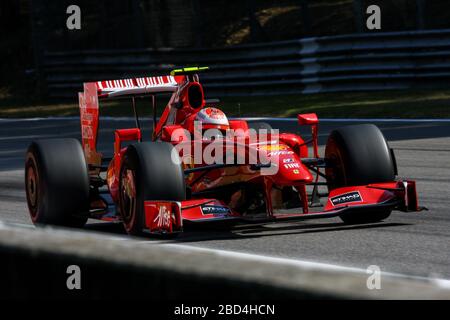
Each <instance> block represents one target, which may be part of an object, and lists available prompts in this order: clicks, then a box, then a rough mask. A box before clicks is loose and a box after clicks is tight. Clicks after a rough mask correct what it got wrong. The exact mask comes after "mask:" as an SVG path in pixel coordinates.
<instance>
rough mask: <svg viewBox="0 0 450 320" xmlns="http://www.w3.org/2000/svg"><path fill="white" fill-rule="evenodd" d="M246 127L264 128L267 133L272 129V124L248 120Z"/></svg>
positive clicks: (257, 129)
mask: <svg viewBox="0 0 450 320" xmlns="http://www.w3.org/2000/svg"><path fill="white" fill-rule="evenodd" d="M248 128H249V129H253V130H256V131H259V130H261V129H266V130H267V132H268V133H269V132H271V131H272V130H273V128H272V126H271V125H270V124H268V123H267V122H248Z"/></svg>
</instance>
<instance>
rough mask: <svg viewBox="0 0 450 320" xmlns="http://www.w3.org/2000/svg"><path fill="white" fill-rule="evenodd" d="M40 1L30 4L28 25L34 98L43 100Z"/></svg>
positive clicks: (35, 0)
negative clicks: (33, 74) (33, 69)
mask: <svg viewBox="0 0 450 320" xmlns="http://www.w3.org/2000/svg"><path fill="white" fill-rule="evenodd" d="M42 9H43V7H42V1H40V0H33V1H31V2H30V24H31V42H32V45H33V60H34V68H35V80H36V87H35V90H36V96H37V97H39V98H44V96H46V80H45V75H44V74H43V72H44V70H43V68H42V65H43V62H44V61H43V58H44V53H43V47H42V43H43V37H42V32H41V31H42V27H41V24H39V17H40V16H41V14H42Z"/></svg>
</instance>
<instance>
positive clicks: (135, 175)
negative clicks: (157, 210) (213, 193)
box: [119, 142, 186, 235]
mask: <svg viewBox="0 0 450 320" xmlns="http://www.w3.org/2000/svg"><path fill="white" fill-rule="evenodd" d="M172 150H174V147H173V146H172V145H171V144H169V143H165V142H142V143H137V144H134V145H131V146H129V147H128V149H127V151H126V152H125V155H124V157H123V160H122V165H121V169H120V178H119V208H120V213H121V216H122V221H123V225H124V227H125V230H126V231H127V233H129V234H131V235H142V232H143V230H144V227H145V221H144V219H145V216H144V200H170V201H182V200H185V199H186V186H185V181H184V173H183V169H182V167H181V164H178V163H175V162H174V161H172Z"/></svg>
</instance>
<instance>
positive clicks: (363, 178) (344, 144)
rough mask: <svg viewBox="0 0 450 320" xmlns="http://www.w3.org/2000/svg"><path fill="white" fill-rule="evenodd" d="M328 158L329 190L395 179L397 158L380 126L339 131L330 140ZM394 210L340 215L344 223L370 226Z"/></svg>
mask: <svg viewBox="0 0 450 320" xmlns="http://www.w3.org/2000/svg"><path fill="white" fill-rule="evenodd" d="M325 158H326V159H327V161H329V162H330V164H331V166H329V167H327V169H326V176H327V185H328V189H329V191H331V190H333V189H336V188H340V187H345V186H359V185H367V184H370V183H380V182H388V181H394V180H395V171H396V170H395V159H394V155H393V153H391V150H390V148H389V145H388V143H387V142H386V140H385V138H384V136H383V134H382V133H381V131H380V129H378V127H377V126H375V125H372V124H361V125H353V126H347V127H343V128H339V129H336V130H334V131H332V132H331V134H330V135H329V137H328V141H327V145H326V149H325ZM390 214H391V209H377V210H376V211H375V212H351V211H350V212H347V213H345V214H343V215H341V219H342V220H343V221H344V222H345V223H350V224H354V223H370V222H376V221H380V220H383V219H386V218H387V217H389V215H390Z"/></svg>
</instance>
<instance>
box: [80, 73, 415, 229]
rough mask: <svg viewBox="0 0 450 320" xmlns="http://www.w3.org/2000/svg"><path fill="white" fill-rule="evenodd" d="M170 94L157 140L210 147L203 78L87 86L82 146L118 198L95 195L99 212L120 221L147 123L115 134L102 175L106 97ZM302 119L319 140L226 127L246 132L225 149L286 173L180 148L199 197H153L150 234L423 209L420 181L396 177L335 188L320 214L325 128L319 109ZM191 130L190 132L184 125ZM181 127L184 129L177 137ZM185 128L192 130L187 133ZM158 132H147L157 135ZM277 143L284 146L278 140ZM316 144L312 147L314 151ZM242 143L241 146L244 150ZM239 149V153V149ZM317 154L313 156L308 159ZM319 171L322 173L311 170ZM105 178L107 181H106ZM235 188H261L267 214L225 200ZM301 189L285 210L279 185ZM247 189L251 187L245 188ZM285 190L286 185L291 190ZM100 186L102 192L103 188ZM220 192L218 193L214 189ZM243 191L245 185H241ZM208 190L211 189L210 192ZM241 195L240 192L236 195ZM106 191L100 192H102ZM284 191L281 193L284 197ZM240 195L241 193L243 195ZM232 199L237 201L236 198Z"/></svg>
mask: <svg viewBox="0 0 450 320" xmlns="http://www.w3.org/2000/svg"><path fill="white" fill-rule="evenodd" d="M161 92H170V93H172V96H171V98H170V100H169V103H168V104H167V106H166V108H165V109H164V111H163V113H162V115H161V117H160V118H159V121H157V123H155V124H154V130H153V136H152V137H151V140H153V141H156V140H159V141H166V142H170V143H172V144H173V145H174V146H182V145H183V144H185V145H186V144H190V145H191V147H192V149H195V145H196V146H197V147H198V146H201V150H204V149H205V148H207V147H208V146H210V145H211V144H212V143H214V142H212V141H205V140H203V139H201V138H200V139H195V134H194V133H195V132H194V131H195V128H194V126H193V121H194V119H195V118H196V115H197V113H198V112H199V111H200V110H202V109H203V108H205V106H206V101H205V99H204V93H203V88H202V86H201V84H200V83H199V81H198V76H197V75H194V76H189V75H179V76H163V77H147V78H136V79H125V80H114V81H101V82H91V83H85V84H84V92H83V93H80V94H79V101H80V115H81V133H82V145H83V149H84V152H85V157H86V160H87V163H88V164H89V166H90V176H91V183H92V184H93V185H94V186H95V183H97V182H98V186H99V187H101V184H102V182H103V183H104V184H106V186H107V188H108V191H107V194H109V196H110V198H111V199H110V200H109V201H108V200H105V198H107V197H104V196H101V195H99V197H93V200H92V203H91V209H92V210H91V212H92V213H91V217H93V218H98V219H102V220H107V221H115V220H120V214H119V213H117V212H116V210H115V207H116V206H115V205H117V202H118V185H119V180H118V179H119V176H120V174H119V172H120V166H121V159H122V156H123V154H124V152H125V151H126V148H125V147H122V144H123V142H125V141H135V142H139V141H141V140H142V139H143V138H144V139H145V137H142V136H141V131H140V129H139V128H125V129H120V130H116V131H115V134H114V141H115V142H114V155H113V157H112V159H111V160H110V162H109V164H108V165H107V169H106V178H101V175H100V172H101V171H102V164H103V163H104V162H105V159H104V158H103V157H102V155H101V154H100V153H99V152H98V151H97V149H96V145H97V134H98V126H99V100H102V99H108V98H114V97H119V96H131V97H134V96H141V95H154V94H156V93H161ZM298 123H299V125H302V126H310V127H311V132H312V135H311V137H312V138H311V139H310V140H309V141H306V142H305V140H304V139H303V138H302V137H300V136H299V135H296V134H292V133H279V134H276V136H275V135H274V136H271V135H269V136H268V137H267V138H265V139H260V138H259V137H257V140H256V142H255V141H254V140H253V141H250V136H249V133H248V132H249V131H248V124H247V122H246V121H244V120H230V121H229V127H228V128H226V129H231V130H237V131H239V132H241V134H240V136H239V137H236V136H235V137H233V138H232V141H229V142H230V144H229V145H228V144H226V145H225V146H224V152H226V151H229V149H230V145H231V148H232V149H233V150H232V151H233V152H235V153H236V152H237V153H241V156H243V157H244V159H249V157H250V155H249V154H250V151H251V150H256V151H257V152H261V151H263V152H264V154H265V156H266V157H267V158H268V159H269V160H270V162H272V163H273V162H274V160H276V163H277V164H278V171H277V172H276V173H275V174H272V175H262V174H261V172H260V170H261V169H260V168H254V167H252V166H251V165H250V164H249V163H247V162H246V163H244V164H240V165H234V166H226V167H225V166H224V167H217V168H212V169H210V170H207V171H195V170H192V169H195V168H199V167H203V166H208V165H211V164H206V163H202V164H193V163H192V161H190V160H189V159H192V158H193V157H194V155H193V154H183V153H180V158H182V159H183V160H184V169H185V173H186V185H187V187H188V188H189V191H190V194H191V196H190V197H189V200H185V201H181V202H179V201H154V200H152V201H150V200H149V201H145V205H144V206H145V226H146V230H145V231H146V232H149V233H173V232H179V231H182V230H183V224H185V223H203V222H224V221H230V222H231V221H233V222H239V221H244V222H266V221H279V220H283V221H284V220H301V219H311V218H328V217H334V216H339V215H340V214H342V213H343V212H345V211H348V210H361V211H370V209H371V208H375V207H376V208H378V207H383V206H388V207H391V208H393V209H398V210H402V211H418V210H419V207H418V201H417V195H416V188H415V183H414V182H413V181H392V182H389V183H380V184H371V185H366V186H353V187H343V188H338V189H334V190H332V191H331V192H330V194H329V195H328V198H327V201H326V203H325V204H324V206H323V208H322V210H321V211H319V212H317V211H316V212H312V210H311V207H312V200H311V201H310V199H309V198H308V192H307V186H308V185H313V184H317V183H318V181H319V173H320V168H321V167H320V164H321V159H320V158H319V151H318V141H317V138H318V125H319V120H318V118H317V116H316V114H314V113H311V114H300V115H298ZM180 129H183V130H180ZM175 132H178V133H179V132H181V134H180V133H179V134H178V135H174V133H175ZM183 132H184V133H183ZM189 135H194V139H189V138H188V136H189ZM149 139H150V137H147V140H149ZM273 140H276V141H277V142H276V144H272V143H271V141H273ZM308 144H310V145H312V148H311V149H312V150H311V151H310V150H309V149H308V146H307V145H308ZM238 146H241V148H240V149H239V148H238ZM236 150H237V151H236ZM308 157H311V158H308ZM311 168H315V170H311ZM189 169H191V171H189ZM99 181H100V182H99ZM231 185H233V186H234V185H244V186H246V187H247V188H248V186H250V188H253V189H255V190H260V191H261V194H262V196H263V201H264V204H265V210H264V212H263V213H259V214H244V213H243V212H242V211H240V210H238V209H237V208H236V207H237V206H235V205H233V201H234V200H233V197H234V196H235V194H233V195H231V197H230V198H228V199H224V198H223V197H222V196H221V195H222V192H221V190H222V189H221V188H223V187H227V186H231ZM292 187H294V188H295V190H296V192H297V193H298V198H299V200H300V202H299V206H298V208H299V210H297V212H294V213H293V212H292V210H284V211H283V210H281V211H280V210H278V209H279V208H278V207H279V201H278V200H279V199H278V200H277V191H276V190H280V189H282V190H285V189H286V188H291V189H292ZM244 188H245V187H244ZM283 188H284V189H283ZM99 190H100V189H99ZM214 190H217V192H214ZM238 190H240V189H238ZM207 191H211V192H210V193H208V194H207V195H206V193H207ZM236 193H237V192H236ZM99 194H100V192H99ZM278 196H279V195H278ZM236 197H238V196H237V195H236ZM230 199H231V200H230Z"/></svg>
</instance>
